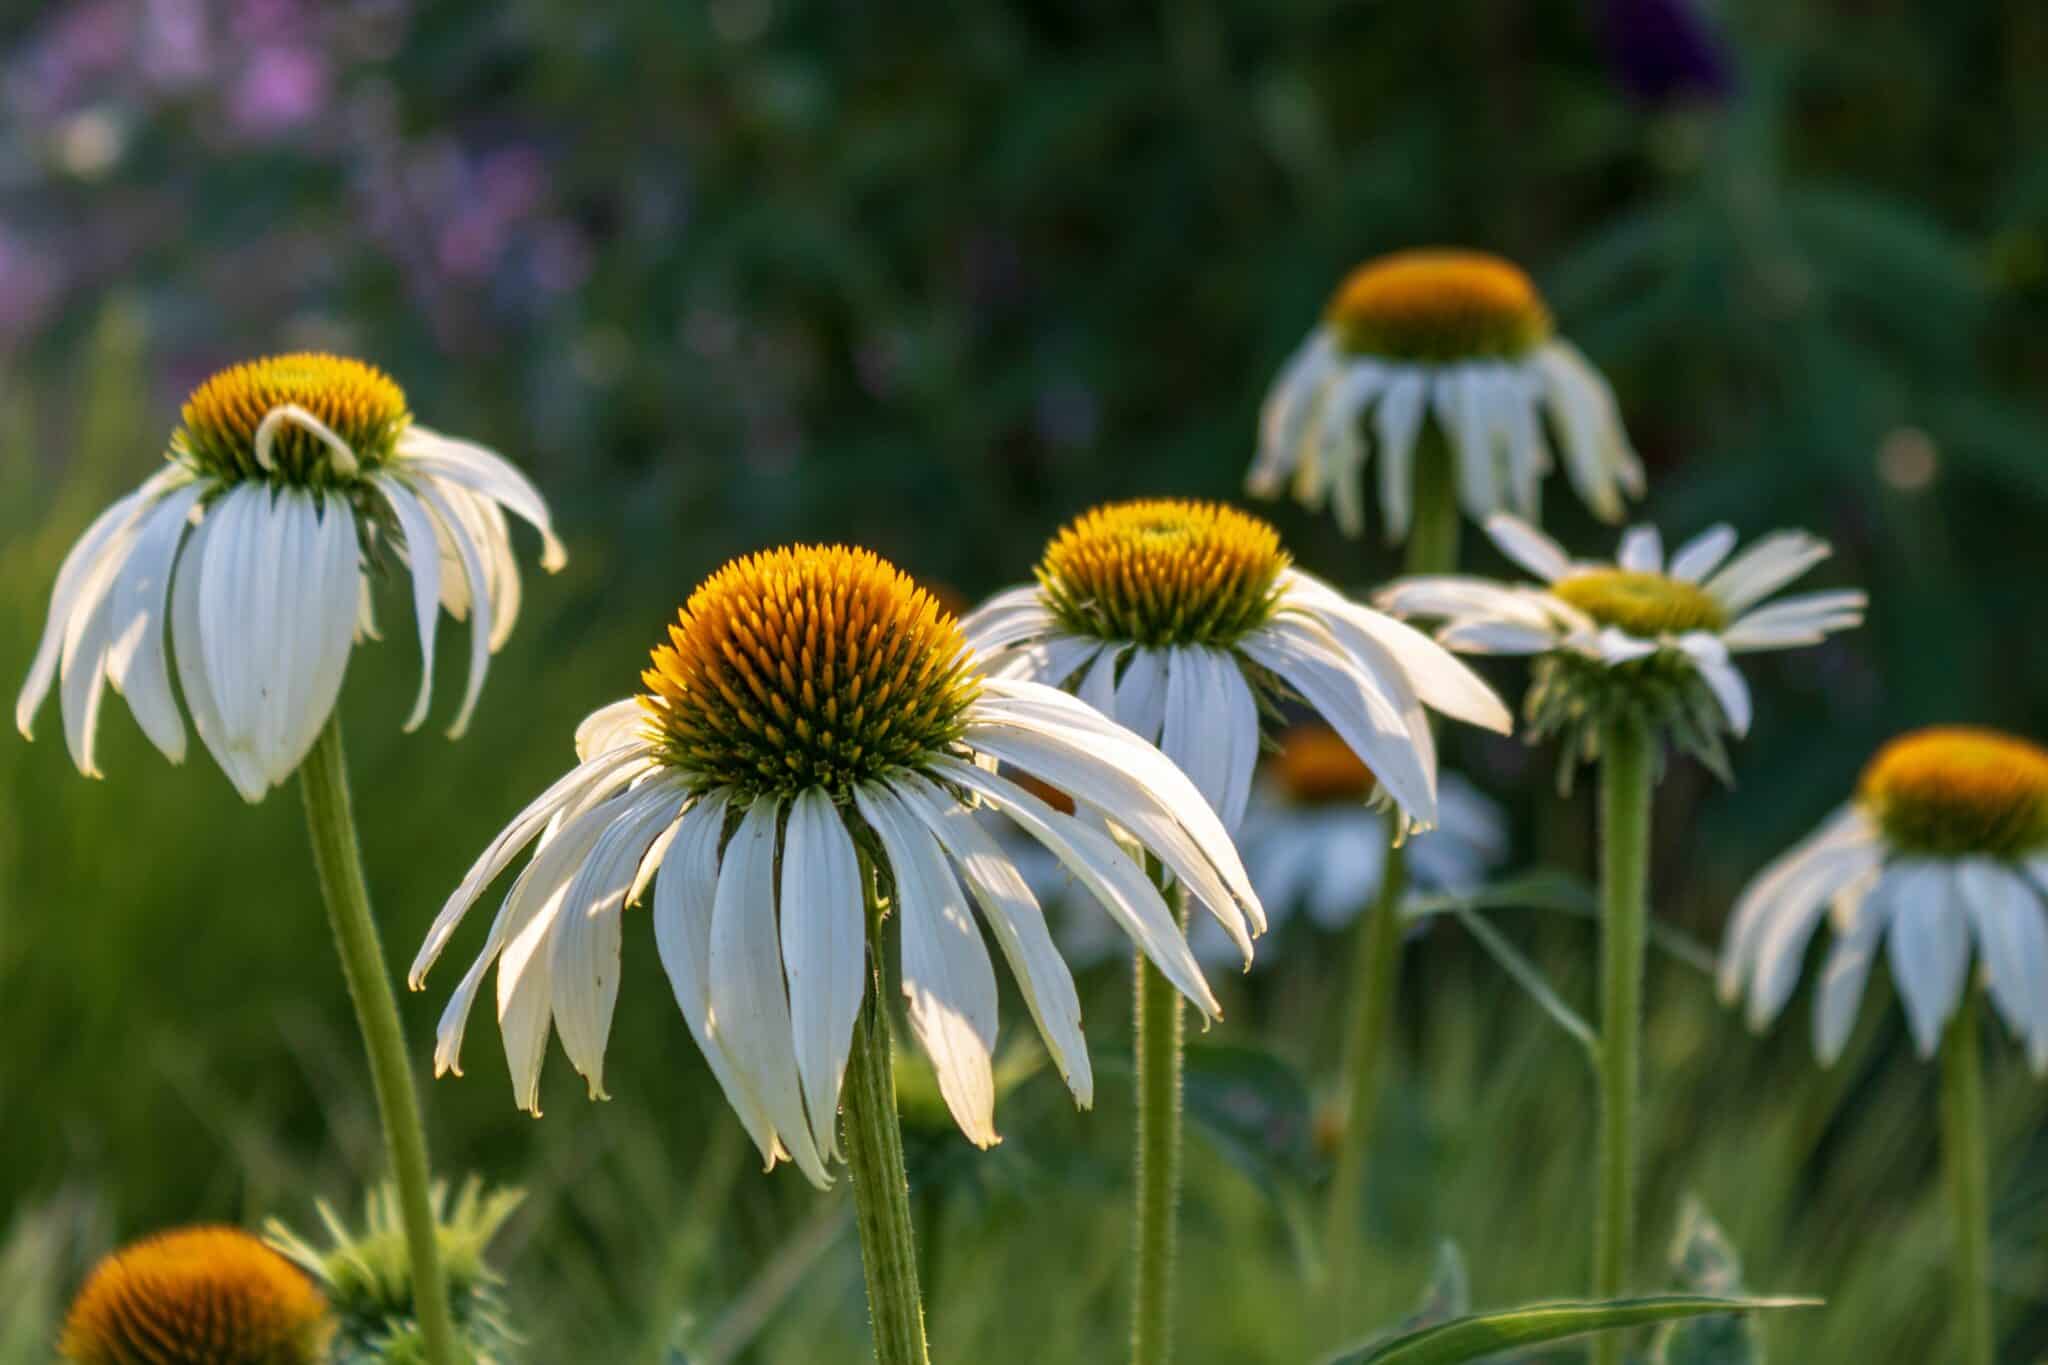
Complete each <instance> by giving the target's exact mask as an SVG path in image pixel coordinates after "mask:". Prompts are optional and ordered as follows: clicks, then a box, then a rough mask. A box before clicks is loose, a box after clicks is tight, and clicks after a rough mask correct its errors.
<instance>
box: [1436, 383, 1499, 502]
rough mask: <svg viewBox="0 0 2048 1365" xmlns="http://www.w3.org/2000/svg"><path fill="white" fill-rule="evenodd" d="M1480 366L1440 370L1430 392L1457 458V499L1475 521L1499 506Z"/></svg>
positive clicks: (1497, 483)
mask: <svg viewBox="0 0 2048 1365" xmlns="http://www.w3.org/2000/svg"><path fill="white" fill-rule="evenodd" d="M1484 395H1485V379H1484V375H1483V369H1482V367H1479V366H1474V365H1456V366H1452V367H1451V368H1449V369H1444V370H1439V371H1438V372H1437V375H1436V382H1435V384H1434V386H1433V387H1432V391H1431V394H1430V398H1431V404H1430V406H1431V408H1432V410H1433V411H1434V412H1435V413H1436V419H1437V422H1438V424H1439V425H1440V426H1441V427H1442V428H1443V429H1444V431H1445V433H1446V434H1447V435H1448V436H1449V437H1450V441H1451V451H1452V454H1453V455H1454V456H1455V458H1456V461H1457V467H1458V468H1457V476H1458V477H1457V484H1458V501H1459V503H1460V504H1461V505H1462V506H1463V507H1464V509H1465V514H1466V515H1467V516H1469V517H1471V518H1473V519H1474V520H1475V521H1476V520H1479V519H1480V518H1483V517H1485V516H1487V515H1488V514H1489V513H1492V512H1495V511H1498V510H1499V509H1500V506H1501V502H1502V499H1501V495H1500V463H1499V460H1498V459H1497V458H1496V455H1495V447H1494V442H1493V432H1492V429H1491V427H1490V425H1489V423H1488V422H1487V420H1486V413H1485V411H1484V408H1483V399H1484Z"/></svg>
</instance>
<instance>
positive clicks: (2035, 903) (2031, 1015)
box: [1951, 858, 2048, 1072]
mask: <svg viewBox="0 0 2048 1365" xmlns="http://www.w3.org/2000/svg"><path fill="white" fill-rule="evenodd" d="M1951 875H1952V876H1953V877H1954V879H1955V887H1954V892H1953V895H1954V899H1955V900H1957V901H1959V902H1960V903H1961V904H1963V905H1964V906H1966V907H1967V908H1968V911H1969V915H1970V920H1971V922H1972V923H1973V924H1974V925H1975V926H1976V929H1977V951H1978V956H1979V957H1980V958H1981V959H1982V961H1983V963H1984V970H1985V975H1986V977H1987V978H1988V979H1989V982H1990V987H1991V1001H1992V1003H1993V1004H1994V1005H1996V1006H1998V1012H1999V1013H2000V1014H2002V1015H2004V1016H2005V1022H2006V1025H2007V1027H2009V1028H2010V1029H2012V1031H2013V1033H2014V1034H2015V1035H2016V1036H2017V1037H2019V1038H2020V1039H2022V1040H2023V1041H2024V1042H2025V1043H2026V1045H2027V1059H2028V1061H2029V1062H2030V1063H2031V1065H2032V1066H2033V1068H2034V1070H2035V1071H2036V1072H2039V1071H2041V1070H2042V1069H2043V1068H2044V1067H2048V919H2044V917H2043V916H2044V912H2043V909H2042V904H2041V898H2040V896H2039V895H2038V894H2037V893H2036V892H2035V890H2034V889H2033V887H2031V886H2029V885H2028V884H2027V883H2026V881H2025V880H2023V879H2022V878H2021V877H2020V876H2019V874H2017V873H2015V872H2013V871H2011V870H2010V869H2008V868H2007V867H2005V866H2004V865H2003V864H2001V863H1997V862H1993V861H1992V860H1990V859H1987V858H1966V859H1963V860H1962V861H1960V862H1958V863H1957V864H1956V865H1955V866H1954V868H1953V869H1952V870H1951Z"/></svg>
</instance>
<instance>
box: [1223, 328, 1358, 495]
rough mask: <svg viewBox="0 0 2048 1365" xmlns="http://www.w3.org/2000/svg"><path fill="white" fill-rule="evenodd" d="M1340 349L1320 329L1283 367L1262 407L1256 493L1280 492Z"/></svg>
mask: <svg viewBox="0 0 2048 1365" xmlns="http://www.w3.org/2000/svg"><path fill="white" fill-rule="evenodd" d="M1335 353H1336V347H1335V342H1334V340H1333V338H1332V337H1331V335H1330V333H1329V332H1328V331H1327V330H1326V329H1324V328H1321V327H1318V328H1317V329H1316V330H1315V331H1313V332H1311V333H1309V336H1308V339H1307V340H1306V341H1304V342H1303V343H1302V344H1301V345H1300V346H1299V347H1297V348H1296V349H1295V352H1294V354H1292V355H1291V356H1289V357H1288V358H1287V361H1286V363H1285V364H1284V365H1282V366H1281V368H1280V374H1279V376H1278V378H1276V379H1275V380H1274V381H1273V387H1272V388H1271V389H1270V390H1269V391H1268V392H1267V394H1266V398H1265V401H1264V403H1262V404H1261V405H1260V408H1259V450H1258V455H1257V457H1256V458H1254V460H1253V461H1252V467H1251V469H1250V471H1249V472H1248V473H1247V474H1246V475H1245V490H1246V491H1247V492H1249V493H1250V494H1251V495H1252V496H1253V497H1259V498H1270V497H1274V496H1276V495H1277V494H1278V493H1279V492H1280V490H1281V488H1282V487H1284V486H1285V484H1286V482H1287V478H1288V476H1289V475H1290V474H1291V473H1292V472H1293V469H1294V460H1295V455H1296V453H1297V451H1298V450H1299V449H1300V447H1301V443H1302V441H1303V439H1304V437H1305V434H1306V427H1307V423H1308V418H1309V416H1310V413H1311V411H1312V409H1313V407H1314V403H1313V395H1314V394H1315V392H1316V390H1318V389H1319V388H1321V387H1322V385H1323V383H1324V382H1325V380H1326V379H1327V378H1328V377H1329V373H1330V370H1331V367H1332V362H1333V360H1334V358H1335Z"/></svg>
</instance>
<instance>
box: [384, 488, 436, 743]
mask: <svg viewBox="0 0 2048 1365" xmlns="http://www.w3.org/2000/svg"><path fill="white" fill-rule="evenodd" d="M370 482H371V483H372V484H374V485H375V486H376V488H377V491H378V492H380V493H382V494H383V495H384V501H385V502H386V503H388V504H390V507H391V514H392V515H393V516H394V517H396V518H397V519H398V529H399V531H400V532H401V533H403V534H404V536H405V544H406V551H407V557H408V558H409V559H410V561H411V564H412V606H413V615H414V616H415V617H416V618H417V620H418V624H419V637H420V690H419V696H418V697H417V698H416V699H415V700H414V702H413V705H412V714H411V715H409V716H407V717H406V719H405V729H406V731H407V733H410V732H412V731H414V730H417V729H419V727H420V723H421V722H422V721H424V720H426V718H427V703H428V702H429V701H431V700H432V699H433V695H434V631H435V627H436V626H437V625H438V624H439V622H440V619H441V552H440V547H439V542H438V540H437V538H436V533H435V530H434V522H433V519H432V518H431V517H429V516H428V515H427V509H426V508H424V507H422V506H420V500H419V499H418V498H416V497H414V496H413V494H412V490H411V489H409V488H407V487H406V486H405V485H404V484H402V483H400V482H399V481H398V480H396V479H394V478H392V477H391V476H390V475H389V474H373V475H371V477H370Z"/></svg>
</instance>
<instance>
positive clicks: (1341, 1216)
mask: <svg viewBox="0 0 2048 1365" xmlns="http://www.w3.org/2000/svg"><path fill="white" fill-rule="evenodd" d="M1407 883H1408V876H1407V859H1405V858H1403V857H1402V856H1401V850H1400V849H1399V848H1396V847H1392V846H1389V847H1388V849H1387V860H1386V865H1385V870H1384V872H1383V873H1382V874H1381V878H1380V891H1379V895H1378V896H1377V897H1376V898H1375V899H1374V901H1373V904H1372V907H1371V909H1369V910H1367V911H1366V913H1365V917H1364V922H1363V923H1362V924H1360V926H1359V928H1358V931H1357V933H1358V965H1357V967H1356V968H1355V969H1354V971H1353V973H1352V977H1351V990H1350V992H1349V999H1348V1000H1347V1001H1346V1004H1347V1005H1348V1006H1349V1008H1348V1010H1347V1015H1348V1018H1347V1020H1346V1024H1345V1035H1344V1061H1343V1066H1344V1070H1343V1073H1342V1074H1343V1077H1344V1084H1343V1087H1342V1088H1341V1089H1340V1090H1339V1091H1338V1094H1337V1132H1338V1135H1339V1136H1338V1139H1337V1144H1338V1145H1337V1160H1336V1170H1335V1172H1334V1173H1333V1174H1332V1176H1331V1179H1330V1207H1329V1213H1328V1218H1329V1222H1328V1231H1327V1234H1326V1239H1327V1240H1326V1241H1325V1246H1326V1248H1327V1254H1328V1258H1329V1268H1328V1273H1329V1276H1330V1283H1331V1285H1332V1287H1333V1288H1334V1289H1335V1291H1336V1296H1335V1297H1336V1302H1337V1303H1338V1304H1349V1303H1353V1302H1355V1301H1356V1299H1357V1297H1358V1296H1357V1295H1356V1294H1355V1293H1352V1292H1350V1290H1351V1289H1352V1287H1353V1286H1352V1279H1353V1276H1354V1275H1355V1274H1356V1272H1357V1269H1358V1267H1357V1264H1356V1261H1357V1253H1358V1239H1359V1233H1360V1221H1361V1218H1362V1211H1361V1209H1360V1205H1361V1204H1362V1203H1363V1202H1364V1196H1365V1166H1366V1152H1367V1149H1368V1148H1370V1147H1371V1146H1372V1131H1373V1123H1374V1120H1375V1118H1376V1116H1377V1114H1378V1110H1379V1103H1378V1101H1379V1094H1380V1079H1381V1067H1382V1063H1383V1061H1384V1059H1385V1056H1386V1049H1387V1039H1388V1038H1389V1036H1390V1035H1391V1034H1392V1033H1393V1029H1394V999H1395V994H1396V992H1397V990H1398V989H1399V986H1400V980H1401V938H1402V928H1403V926H1402V924H1401V896H1402V893H1403V892H1404V891H1405V890H1406V888H1407ZM1338 1326H1339V1327H1340V1328H1342V1329H1343V1330H1345V1331H1347V1332H1348V1331H1350V1330H1351V1328H1352V1326H1353V1324H1351V1323H1348V1322H1347V1323H1341V1324H1338Z"/></svg>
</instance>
